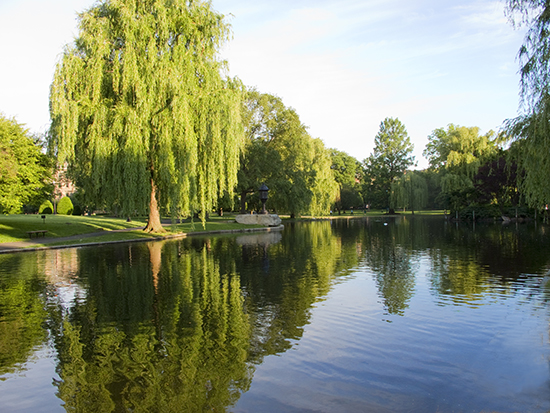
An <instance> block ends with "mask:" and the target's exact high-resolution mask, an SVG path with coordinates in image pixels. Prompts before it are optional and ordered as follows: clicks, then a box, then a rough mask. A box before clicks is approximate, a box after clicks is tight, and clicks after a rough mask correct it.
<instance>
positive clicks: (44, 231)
mask: <svg viewBox="0 0 550 413" xmlns="http://www.w3.org/2000/svg"><path fill="white" fill-rule="evenodd" d="M46 232H48V230H46V229H41V230H39V231H27V234H29V238H32V236H33V235H34V236H35V237H38V236H39V235H42V236H43V237H45V236H46Z"/></svg>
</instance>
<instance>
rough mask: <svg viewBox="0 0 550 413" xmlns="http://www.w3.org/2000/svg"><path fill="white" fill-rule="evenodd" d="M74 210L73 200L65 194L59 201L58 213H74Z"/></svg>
mask: <svg viewBox="0 0 550 413" xmlns="http://www.w3.org/2000/svg"><path fill="white" fill-rule="evenodd" d="M73 211H74V206H73V201H71V198H69V197H68V196H65V197H63V198H61V199H60V200H59V202H58V203H57V214H58V215H72V214H73Z"/></svg>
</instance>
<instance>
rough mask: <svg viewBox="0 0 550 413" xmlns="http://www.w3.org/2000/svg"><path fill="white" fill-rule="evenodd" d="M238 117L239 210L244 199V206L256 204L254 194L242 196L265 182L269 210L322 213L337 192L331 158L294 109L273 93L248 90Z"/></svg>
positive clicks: (252, 191)
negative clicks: (242, 139) (241, 134)
mask: <svg viewBox="0 0 550 413" xmlns="http://www.w3.org/2000/svg"><path fill="white" fill-rule="evenodd" d="M243 120H244V125H245V134H246V137H247V139H246V145H245V150H244V152H243V154H242V156H241V169H240V171H239V174H238V177H239V181H238V185H237V191H238V193H239V194H240V196H241V212H245V210H246V202H247V200H248V204H249V209H250V206H254V205H256V206H257V205H258V201H257V197H252V198H247V195H248V194H253V193H255V192H256V191H257V189H258V188H259V187H260V185H261V184H262V183H266V184H267V186H268V187H269V189H270V191H269V200H268V203H267V207H268V208H271V209H276V210H277V211H281V212H287V213H290V214H292V215H299V214H302V213H312V214H315V215H316V214H321V213H327V212H328V210H329V208H330V205H331V203H332V202H333V201H334V199H335V197H336V191H337V186H336V183H335V181H334V176H333V174H332V171H331V169H330V166H331V162H330V158H329V155H328V152H327V150H326V149H325V147H324V145H323V143H322V142H321V141H320V140H317V139H312V138H311V136H310V135H309V134H308V133H307V129H306V127H305V126H304V125H303V124H302V123H301V122H300V118H299V117H298V114H297V113H296V112H295V111H294V109H291V108H286V107H285V106H284V104H283V102H282V101H281V99H280V98H278V97H276V96H272V95H268V94H261V93H259V92H257V91H255V90H250V91H248V93H247V99H246V100H245V102H244V105H243Z"/></svg>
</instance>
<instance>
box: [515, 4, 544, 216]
mask: <svg viewBox="0 0 550 413" xmlns="http://www.w3.org/2000/svg"><path fill="white" fill-rule="evenodd" d="M507 11H508V16H509V17H510V19H511V20H512V21H513V22H514V24H518V25H522V24H523V25H527V27H528V30H527V33H526V35H525V40H524V43H523V45H522V46H521V48H520V51H519V54H518V57H519V61H520V74H521V98H522V109H523V111H522V113H521V114H520V115H519V116H518V117H517V118H515V119H510V120H508V121H507V123H506V126H507V130H508V132H509V133H510V135H511V138H512V139H516V140H519V141H521V150H520V151H519V153H518V155H519V156H518V166H519V168H520V169H521V170H523V171H524V172H525V174H524V175H523V177H522V179H521V180H520V188H521V190H522V193H523V194H524V195H525V198H526V200H527V202H528V203H529V204H530V205H531V206H539V207H540V206H541V205H544V204H547V203H549V202H550V180H548V176H550V140H549V137H550V66H549V63H550V4H549V3H548V2H546V1H541V0H507Z"/></svg>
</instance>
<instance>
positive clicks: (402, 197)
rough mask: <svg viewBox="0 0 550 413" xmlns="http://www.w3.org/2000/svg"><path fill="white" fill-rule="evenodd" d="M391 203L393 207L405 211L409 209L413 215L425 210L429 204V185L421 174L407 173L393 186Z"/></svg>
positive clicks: (416, 172) (415, 172)
mask: <svg viewBox="0 0 550 413" xmlns="http://www.w3.org/2000/svg"><path fill="white" fill-rule="evenodd" d="M391 202H392V205H393V206H395V207H398V208H399V207H401V208H403V210H405V208H409V209H410V210H411V212H412V213H413V214H414V211H415V210H417V211H418V210H419V209H421V208H424V207H425V206H426V204H427V203H428V183H427V182H426V180H425V179H424V178H423V177H422V175H421V172H418V171H406V172H405V174H404V175H403V176H402V177H401V178H399V179H397V180H395V181H394V182H393V184H392V193H391Z"/></svg>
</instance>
